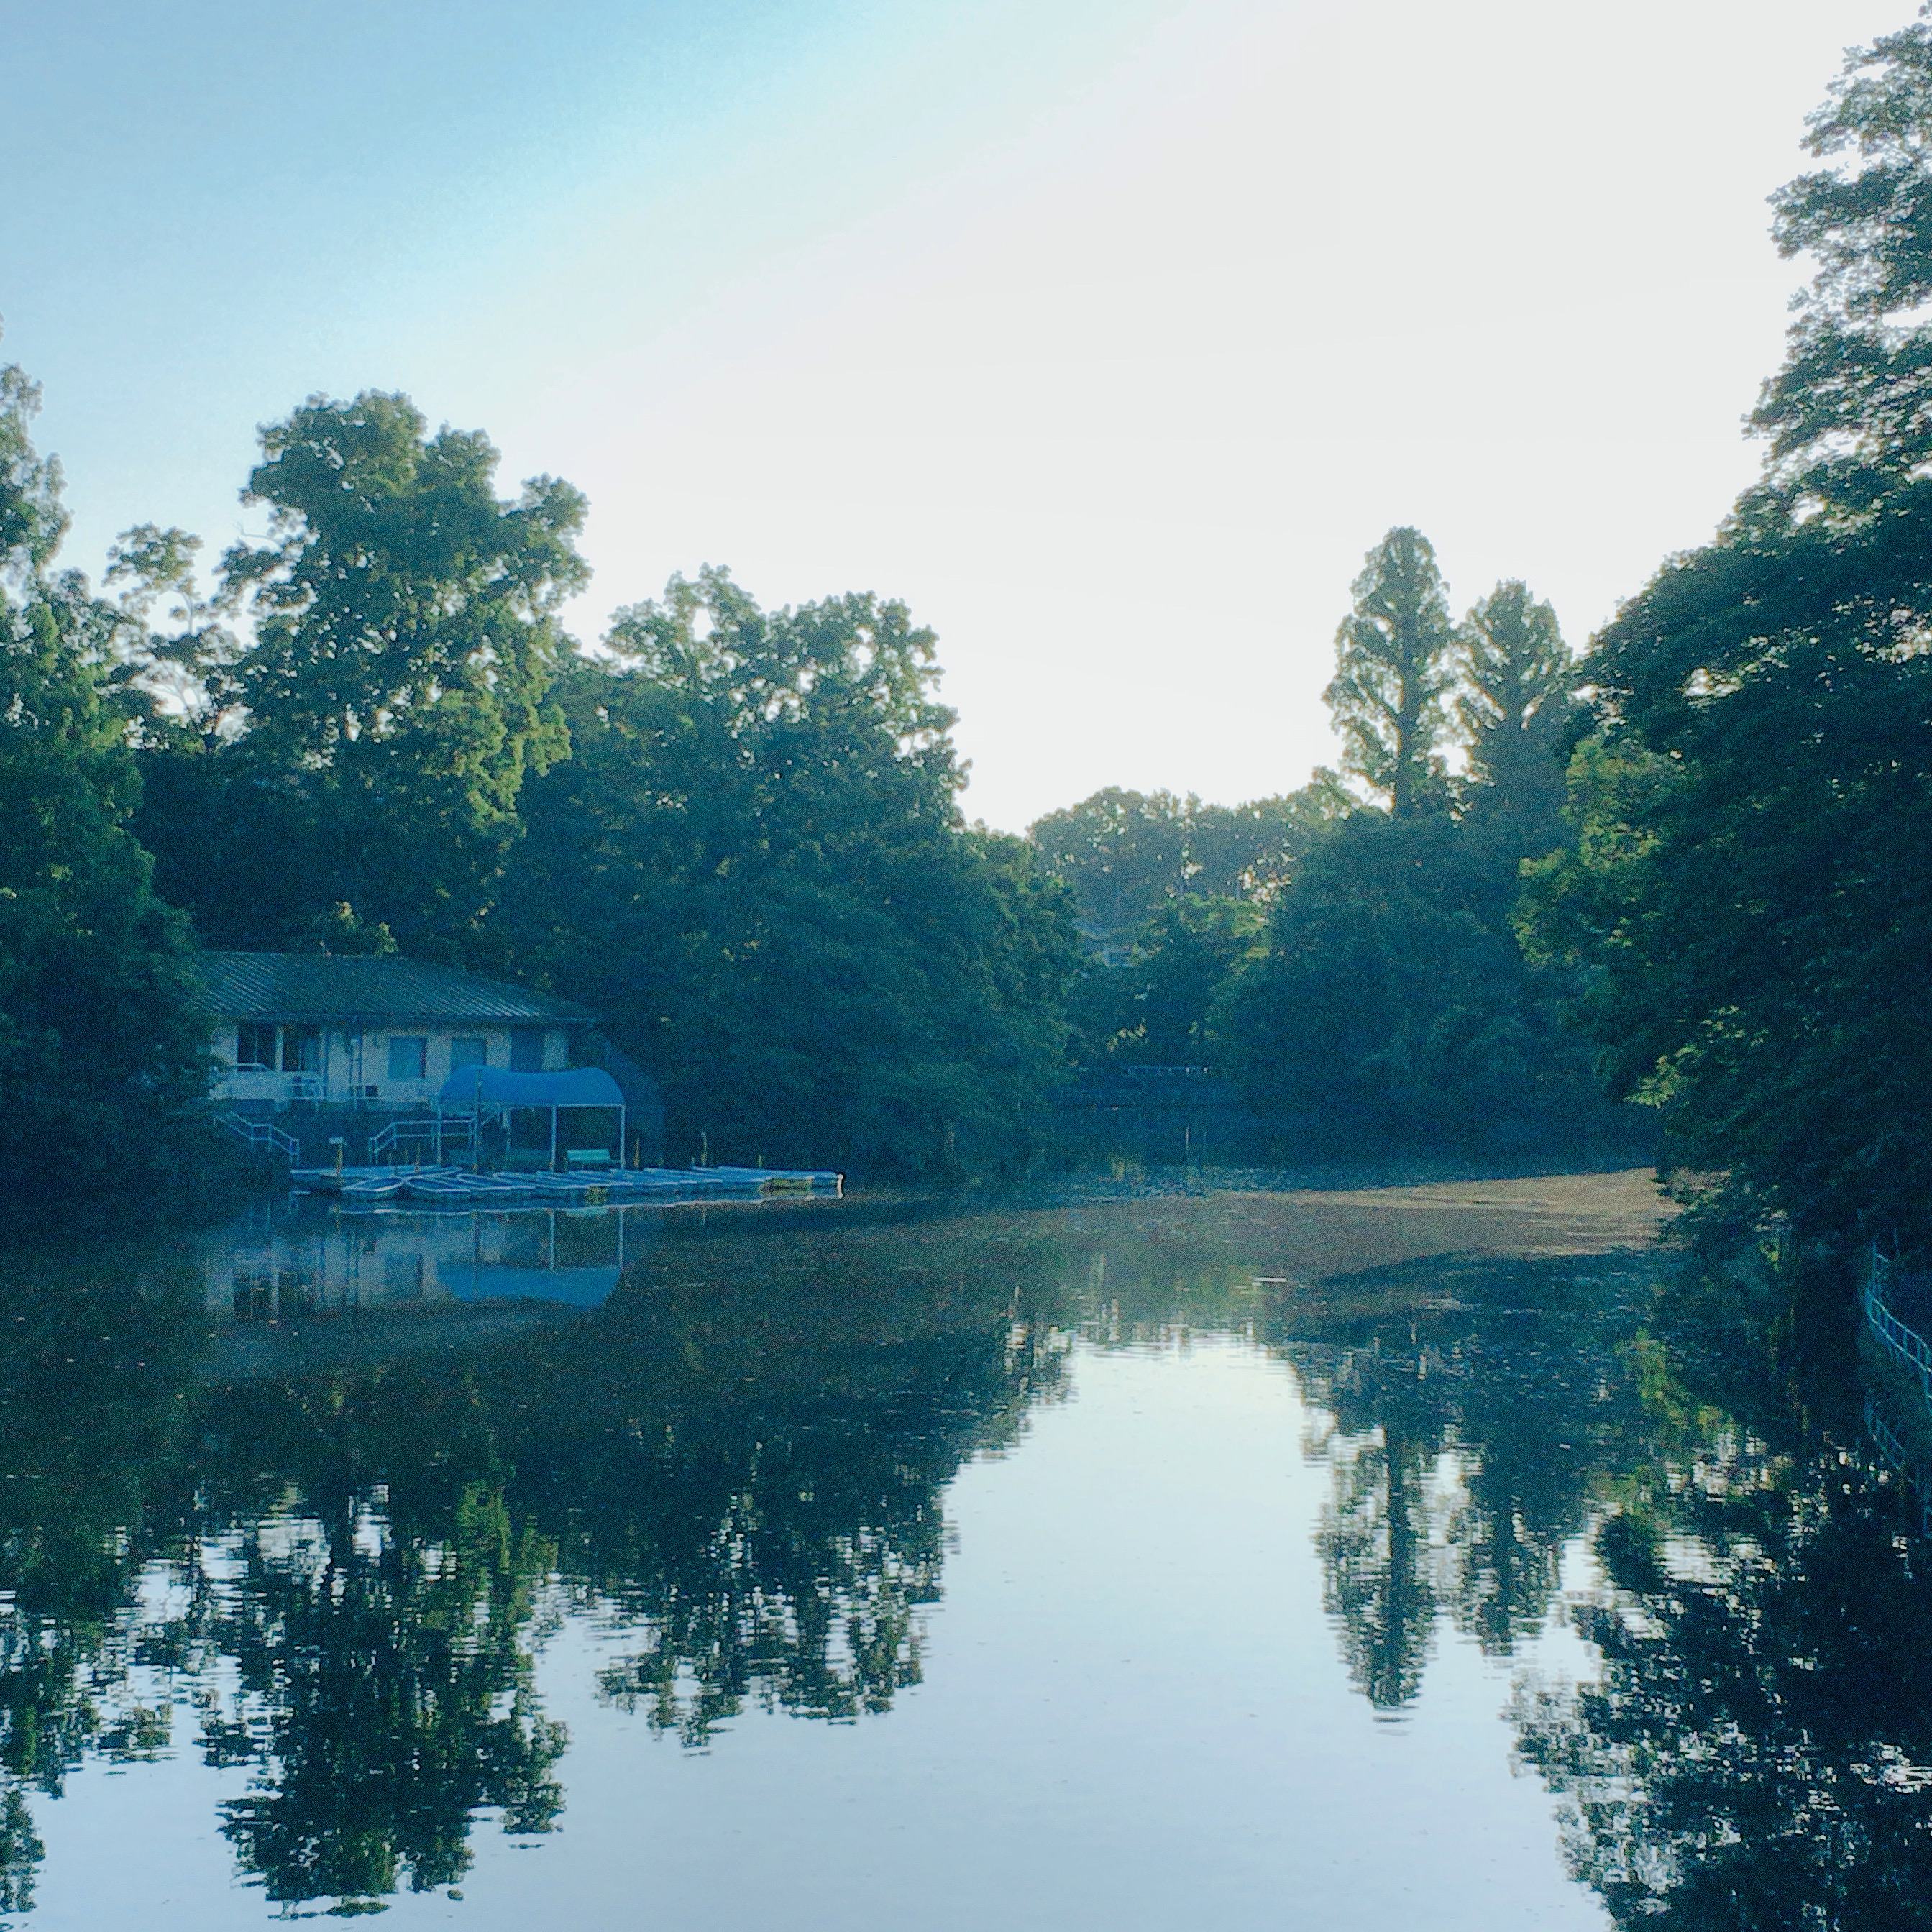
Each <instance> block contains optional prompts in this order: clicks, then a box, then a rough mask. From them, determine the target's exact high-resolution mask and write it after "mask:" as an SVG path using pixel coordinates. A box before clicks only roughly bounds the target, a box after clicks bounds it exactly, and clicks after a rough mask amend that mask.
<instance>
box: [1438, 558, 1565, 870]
mask: <svg viewBox="0 0 1932 1932" xmlns="http://www.w3.org/2000/svg"><path fill="white" fill-rule="evenodd" d="M1456 652H1457V664H1458V668H1459V669H1460V673H1461V679H1462V689H1461V691H1460V694H1459V695H1458V697H1457V700H1456V714H1457V720H1458V721H1459V722H1460V724H1461V726H1462V729H1463V738H1464V741H1465V742H1466V744H1467V745H1468V747H1469V775H1470V777H1471V778H1472V780H1474V781H1475V784H1477V785H1478V786H1479V787H1482V788H1483V789H1482V790H1481V791H1479V792H1478V793H1477V797H1478V799H1481V800H1482V802H1484V804H1485V805H1487V807H1488V808H1490V810H1491V811H1500V812H1504V813H1507V814H1511V815H1513V816H1514V817H1517V818H1519V819H1520V820H1523V821H1524V822H1525V831H1526V834H1527V835H1529V837H1530V839H1531V841H1532V844H1535V843H1537V842H1541V841H1547V844H1550V845H1554V844H1556V842H1557V839H1558V838H1559V835H1560V826H1559V814H1560V813H1561V811H1562V804H1563V766H1562V760H1561V758H1560V757H1559V744H1560V740H1561V739H1562V733H1563V728H1564V726H1565V723H1566V722H1567V721H1568V715H1569V706H1570V700H1571V696H1572V694H1574V691H1575V690H1576V688H1577V664H1576V660H1575V659H1574V658H1573V657H1572V656H1571V654H1570V650H1569V647H1568V646H1567V645H1566V644H1565V643H1564V641H1563V634H1562V631H1560V630H1559V628H1557V623H1556V612H1555V611H1554V610H1552V609H1551V608H1550V606H1549V605H1548V604H1540V603H1538V602H1537V601H1535V599H1534V598H1532V596H1531V595H1530V593H1529V586H1528V585H1527V584H1526V583H1523V581H1522V580H1520V578H1512V579H1511V580H1509V581H1508V582H1507V583H1499V584H1498V585H1497V586H1496V588H1495V589H1493V590H1492V591H1491V592H1490V594H1489V595H1488V596H1487V597H1485V598H1483V599H1482V600H1481V601H1480V602H1479V603H1478V604H1474V605H1472V607H1471V608H1470V610H1469V614H1468V616H1466V617H1465V618H1464V619H1463V622H1462V624H1461V625H1460V628H1458V630H1457V633H1456Z"/></svg>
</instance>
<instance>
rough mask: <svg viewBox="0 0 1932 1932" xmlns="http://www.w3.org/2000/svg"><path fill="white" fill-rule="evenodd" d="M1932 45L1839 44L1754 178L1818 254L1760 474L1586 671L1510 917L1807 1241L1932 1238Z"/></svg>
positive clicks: (1733, 1185) (1710, 1151) (1781, 230)
mask: <svg viewBox="0 0 1932 1932" xmlns="http://www.w3.org/2000/svg"><path fill="white" fill-rule="evenodd" d="M1929 62H1932V34H1929V33H1928V29H1927V27H1926V26H1924V25H1923V24H1920V25H1918V26H1913V27H1911V28H1907V29H1906V30H1904V31H1902V32H1901V33H1900V34H1894V35H1892V36H1890V37H1887V38H1886V39H1885V40H1881V41H1879V43H1877V44H1876V46H1873V47H1872V48H1870V49H1864V50H1858V51H1855V52H1853V54H1852V56H1851V57H1850V60H1849V65H1848V68H1847V71H1846V77H1845V78H1844V79H1843V80H1841V83H1839V85H1838V87H1837V88H1836V89H1835V90H1834V92H1833V95H1832V98H1831V100H1830V101H1829V102H1828V103H1827V104H1826V107H1825V108H1824V109H1823V110H1822V111H1821V113H1820V114H1819V115H1817V116H1816V117H1814V121H1813V123H1812V136H1811V145H1812V147H1813V148H1814V151H1815V152H1817V153H1818V154H1820V155H1821V156H1837V155H1843V156H1845V157H1847V159H1846V161H1845V162H1844V163H1843V164H1841V165H1840V166H1835V167H1834V168H1832V169H1829V170H1826V171H1824V172H1819V173H1815V174H1812V175H1806V176H1805V177H1803V178H1801V179H1800V180H1799V181H1796V182H1794V183H1793V184H1790V186H1789V187H1787V188H1786V189H1785V190H1783V191H1782V193H1781V194H1780V195H1779V196H1778V197H1777V203H1778V208H1779V217H1778V222H1779V225H1778V234H1779V239H1780V241H1781V245H1783V246H1784V248H1785V249H1786V250H1787V252H1790V251H1793V250H1796V249H1798V248H1805V249H1806V250H1808V251H1811V252H1812V253H1813V254H1814V256H1815V257H1817V260H1818V261H1819V263H1820V268H1819V272H1818V275H1817V278H1816V280H1815V281H1814V284H1813V285H1812V287H1811V292H1810V293H1809V295H1808V296H1807V298H1806V299H1805V302H1803V304H1802V305H1801V307H1800V308H1799V314H1798V317H1797V319H1796V322H1795V323H1794V325H1793V328H1792V330H1791V332H1790V351H1789V353H1788V355H1787V359H1786V362H1785V365H1784V368H1782V369H1781V371H1780V372H1779V373H1778V375H1777V376H1776V377H1775V378H1774V379H1773V380H1772V382H1771V383H1770V384H1769V385H1768V386H1767V388H1766V392H1765V397H1764V400H1763V404H1762V405H1761V407H1760V410H1759V413H1758V416H1757V424H1758V427H1759V428H1760V431H1763V433H1764V434H1766V435H1767V436H1768V437H1769V439H1770V444H1771V447H1770V450H1769V458H1768V460H1767V463H1766V468H1765V471H1764V474H1763V478H1762V479H1761V480H1760V482H1759V483H1758V484H1757V485H1755V486H1754V487H1753V488H1752V489H1751V490H1748V491H1747V492H1746V493H1745V495H1744V496H1742V498H1741V499H1739V503H1738V505H1737V506H1736V509H1735V510H1734V511H1733V514H1732V516H1731V517H1730V520H1728V521H1727V523H1726V524H1725V526H1724V528H1723V529H1722V530H1721V532H1719V534H1718V537H1717V538H1716V540H1715V541H1714V542H1712V544H1709V545H1707V546H1706V547H1704V548H1703V549H1702V550H1697V551H1696V552H1694V553H1691V554H1690V555H1688V556H1685V557H1682V558H1679V559H1675V560H1673V562H1670V564H1668V565H1667V566H1666V567H1665V568H1664V569H1663V570H1662V571H1660V572H1659V573H1658V576H1657V577H1655V579H1654V580H1652V583H1650V584H1649V586H1646V589H1644V590H1643V592H1642V593H1641V594H1640V595H1638V596H1637V597H1636V598H1634V599H1632V600H1631V602H1630V603H1629V604H1627V605H1626V606H1625V607H1624V609H1623V610H1622V611H1621V612H1620V613H1619V616H1618V617H1617V619H1616V622H1613V624H1612V625H1610V626H1609V628H1607V630H1606V631H1604V633H1603V634H1602V635H1601V637H1599V639H1598V641H1597V644H1596V646H1595V650H1594V652H1593V653H1592V656H1591V658H1590V659H1589V663H1588V664H1587V665H1586V674H1587V676H1588V678H1589V681H1590V682H1591V683H1592V685H1594V686H1595V688H1596V690H1597V691H1598V694H1599V695H1598V738H1597V740H1596V741H1595V742H1594V743H1592V744H1590V745H1586V746H1584V747H1583V748H1581V749H1580V751H1579V754H1578V755H1577V758H1576V759H1575V760H1574V762H1573V764H1572V767H1571V778H1572V796H1573V806H1572V809H1573V811H1574V814H1575V815H1576V817H1577V821H1578V824H1579V828H1580V841H1579V843H1578V844H1577V847H1576V848H1575V850H1574V852H1572V853H1565V854H1560V855H1558V856H1555V857H1553V858H1552V859H1550V860H1548V861H1547V862H1545V863H1544V864H1543V865H1541V866H1540V867H1539V868H1538V870H1537V871H1536V874H1535V877H1534V878H1533V879H1532V885H1531V892H1530V895H1529V900H1528V903H1527V906H1526V917H1527V926H1526V931H1527V932H1528V935H1529V938H1530V940H1531V941H1532V944H1534V945H1535V947H1538V949H1539V950H1541V952H1542V953H1544V955H1545V956H1547V957H1550V958H1553V959H1565V960H1568V961H1571V962H1575V963H1576V964H1577V965H1580V966H1581V967H1582V968H1584V969H1585V970H1586V972H1587V974H1588V975H1589V981H1588V990H1587V992H1586V998H1585V1000H1584V1002H1583V1015H1584V1017H1585V1019H1586V1022H1587V1024H1588V1025H1589V1027H1590V1028H1591V1030H1592V1032H1593V1033H1594V1034H1595V1037H1597V1039H1598V1041H1599V1043H1601V1046H1602V1048H1603V1050H1604V1062H1605V1066H1606V1069H1607V1072H1608V1073H1609V1074H1610V1077H1611V1078H1612V1079H1613V1082H1614V1084H1615V1086H1616V1090H1617V1091H1619V1092H1622V1093H1624V1094H1630V1095H1633V1096H1635V1097H1639V1098H1642V1099H1645V1100H1649V1101H1652V1102H1653V1103H1655V1104H1657V1105H1658V1106H1660V1107H1661V1109H1663V1112H1664V1118H1665V1121H1666V1122H1667V1124H1668V1126H1669V1127H1670V1131H1671V1133H1672V1136H1673V1142H1674V1145H1675V1147H1676V1152H1677V1155H1678V1157H1679V1159H1680V1160H1681V1161H1682V1163H1684V1164H1685V1165H1686V1166H1689V1167H1691V1168H1694V1169H1699V1170H1702V1171H1703V1172H1707V1173H1709V1172H1719V1173H1723V1174H1724V1175H1727V1176H1728V1184H1727V1194H1728V1197H1729V1198H1730V1200H1731V1201H1732V1202H1733V1203H1735V1204H1736V1205H1738V1206H1739V1207H1740V1208H1743V1209H1745V1210H1746V1211H1750V1212H1754V1213H1755V1212H1758V1211H1766V1210H1774V1209H1775V1210H1782V1211H1786V1212H1788V1213H1789V1214H1791V1215H1793V1217H1795V1218H1796V1220H1797V1222H1798V1223H1799V1226H1800V1228H1801V1229H1802V1231H1804V1232H1808V1233H1811V1234H1817V1235H1830V1236H1835V1237H1839V1238H1849V1237H1851V1236H1853V1235H1856V1234H1858V1233H1860V1232H1884V1233H1887V1234H1889V1233H1890V1232H1892V1231H1893V1230H1894V1229H1896V1230H1898V1231H1900V1232H1903V1233H1904V1234H1905V1235H1907V1236H1908V1237H1909V1238H1918V1239H1921V1240H1922V1239H1924V1238H1927V1237H1928V1236H1932V1213H1929V1212H1928V1208H1927V1203H1928V1202H1932V1135H1928V1133H1927V1127H1928V1118H1927V1103H1926V1100H1925V1095H1926V1094H1927V1091H1932V1022H1928V1019H1927V1014H1926V1012H1925V1002H1924V998H1923V997H1922V984H1923V962H1924V959H1925V957H1926V956H1927V952H1928V951H1929V950H1932V892H1928V890H1927V886H1926V883H1925V868H1924V858H1923V855H1924V850H1925V848H1926V846H1927V841H1928V840H1932V660H1928V659H1927V657H1926V656H1925V655H1924V649H1923V646H1922V639H1923V637H1924V634H1925V633H1926V630H1927V625H1928V623H1932V481H1928V480H1927V475H1926V471H1925V466H1926V460H1927V457H1928V456H1932V426H1928V425H1932V415H1928V413H1927V410H1926V409H1925V407H1924V402H1925V398H1926V395H1927V385H1926V371H1927V369H1928V368H1932V328H1928V327H1927V325H1926V324H1925V323H1924V322H1923V321H1922V320H1921V319H1919V317H1918V305H1920V304H1921V302H1922V300H1923V297H1924V291H1925V290H1927V288H1928V287H1932V279H1928V277H1932V252H1928V248H1927V239H1926V238H1927V235H1928V233H1932V160H1928V158H1927V156H1928V154H1932V147H1928V144H1927V136H1928V134H1932V95H1928V92H1927V85H1926V80H1927V72H1928V63H1929Z"/></svg>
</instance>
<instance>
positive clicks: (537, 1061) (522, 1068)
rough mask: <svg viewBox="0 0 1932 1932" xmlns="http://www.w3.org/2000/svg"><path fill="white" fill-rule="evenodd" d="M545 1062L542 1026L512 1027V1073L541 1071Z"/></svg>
mask: <svg viewBox="0 0 1932 1932" xmlns="http://www.w3.org/2000/svg"><path fill="white" fill-rule="evenodd" d="M543 1062H544V1037H543V1028H541V1027H512V1028H511V1029H510V1071H511V1073H541V1072H542V1071H543Z"/></svg>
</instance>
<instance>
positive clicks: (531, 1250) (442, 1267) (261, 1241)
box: [207, 1199, 677, 1322]
mask: <svg viewBox="0 0 1932 1932" xmlns="http://www.w3.org/2000/svg"><path fill="white" fill-rule="evenodd" d="M669 1211H670V1212H676V1211H677V1210H669ZM666 1212H667V1210H666V1209H664V1208H647V1207H632V1208H624V1207H595V1208H550V1207H534V1206H532V1207H520V1208H509V1209H502V1210H497V1211H476V1210H471V1211H452V1212H437V1211H427V1210H414V1209H395V1208H371V1209H367V1210H364V1211H354V1210H351V1209H346V1208H339V1207H336V1206H335V1205H332V1204H331V1203H329V1202H324V1201H321V1200H316V1199H311V1200H308V1201H305V1202H303V1203H302V1204H301V1205H300V1207H299V1209H297V1210H296V1211H287V1210H284V1211H278V1212H275V1213H273V1214H270V1213H263V1214H260V1215H259V1216H257V1217H254V1218H253V1220H252V1222H251V1225H250V1226H248V1227H246V1228H245V1229H242V1230H240V1231H238V1232H237V1233H236V1235H234V1236H233V1237H232V1238H229V1239H228V1240H225V1241H222V1242H220V1243H218V1244H215V1245H214V1246H213V1247H211V1248H210V1250H209V1251H208V1262H207V1275H208V1312H209V1313H211V1315H214V1316H217V1317H219V1316H223V1315H229V1314H232V1315H233V1316H235V1317H236V1319H239V1320H242V1321H257V1322H260V1321H280V1320H282V1319H299V1318H301V1317H303V1316H317V1315H322V1314H326V1313H342V1312H344V1311H347V1310H371V1311H373V1310H380V1309H382V1308H385V1307H418V1308H420V1307H426V1306H430V1305H433V1304H436V1303H437V1302H450V1301H489V1300H493V1299H494V1300H502V1299H504V1298H517V1299H526V1300H534V1301H555V1302H561V1303H565V1304H568V1305H569V1306H571V1307H576V1308H595V1307H598V1305H599V1304H601V1303H602V1302H604V1301H607V1300H608V1298H610V1295H611V1293H612V1292H613V1290H614V1289H616V1286H617V1283H618V1280H619V1277H621V1276H622V1273H623V1269H624V1264H625V1258H626V1256H627V1253H630V1254H634V1253H635V1252H636V1250H637V1245H638V1244H639V1243H640V1242H642V1241H648V1240H649V1239H651V1238H652V1236H653V1235H655V1233H656V1232H657V1229H658V1225H659V1223H661V1221H662V1219H663V1217H664V1214H665V1213H666Z"/></svg>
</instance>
